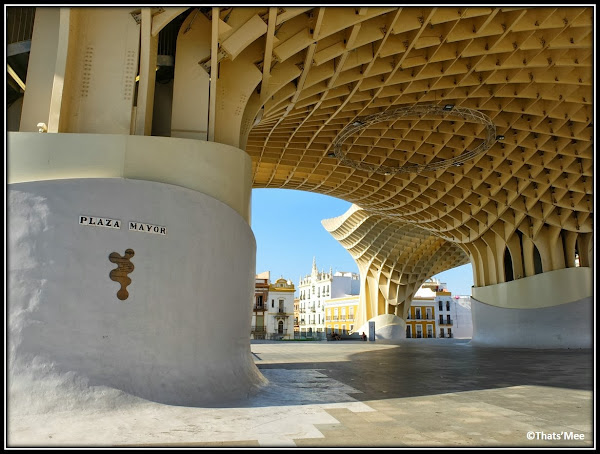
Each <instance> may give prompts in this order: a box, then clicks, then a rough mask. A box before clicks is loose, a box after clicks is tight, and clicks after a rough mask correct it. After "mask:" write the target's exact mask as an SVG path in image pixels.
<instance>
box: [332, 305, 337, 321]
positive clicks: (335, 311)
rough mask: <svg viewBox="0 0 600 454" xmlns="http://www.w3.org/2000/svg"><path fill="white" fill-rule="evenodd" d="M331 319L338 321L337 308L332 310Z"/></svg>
mask: <svg viewBox="0 0 600 454" xmlns="http://www.w3.org/2000/svg"><path fill="white" fill-rule="evenodd" d="M333 319H334V320H338V308H337V307H336V308H335V309H334V310H333Z"/></svg>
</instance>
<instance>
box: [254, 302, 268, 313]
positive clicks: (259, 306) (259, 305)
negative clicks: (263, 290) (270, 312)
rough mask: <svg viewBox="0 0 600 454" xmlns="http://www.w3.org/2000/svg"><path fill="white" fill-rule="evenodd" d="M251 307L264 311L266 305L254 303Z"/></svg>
mask: <svg viewBox="0 0 600 454" xmlns="http://www.w3.org/2000/svg"><path fill="white" fill-rule="evenodd" d="M252 309H253V310H255V311H266V310H267V305H266V304H255V305H254V306H252Z"/></svg>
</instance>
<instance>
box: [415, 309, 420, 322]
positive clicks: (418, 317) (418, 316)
mask: <svg viewBox="0 0 600 454" xmlns="http://www.w3.org/2000/svg"><path fill="white" fill-rule="evenodd" d="M415 313H416V317H417V320H420V319H421V309H420V308H417V309H416V311H415Z"/></svg>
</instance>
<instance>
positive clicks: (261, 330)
mask: <svg viewBox="0 0 600 454" xmlns="http://www.w3.org/2000/svg"><path fill="white" fill-rule="evenodd" d="M251 332H252V333H266V332H267V327H266V326H264V325H263V326H252V328H251Z"/></svg>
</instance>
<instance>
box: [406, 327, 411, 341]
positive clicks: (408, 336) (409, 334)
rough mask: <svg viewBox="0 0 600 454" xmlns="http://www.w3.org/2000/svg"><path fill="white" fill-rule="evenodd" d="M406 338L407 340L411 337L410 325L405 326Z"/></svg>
mask: <svg viewBox="0 0 600 454" xmlns="http://www.w3.org/2000/svg"><path fill="white" fill-rule="evenodd" d="M406 337H407V338H409V339H410V338H411V337H412V332H411V329H410V325H406Z"/></svg>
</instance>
